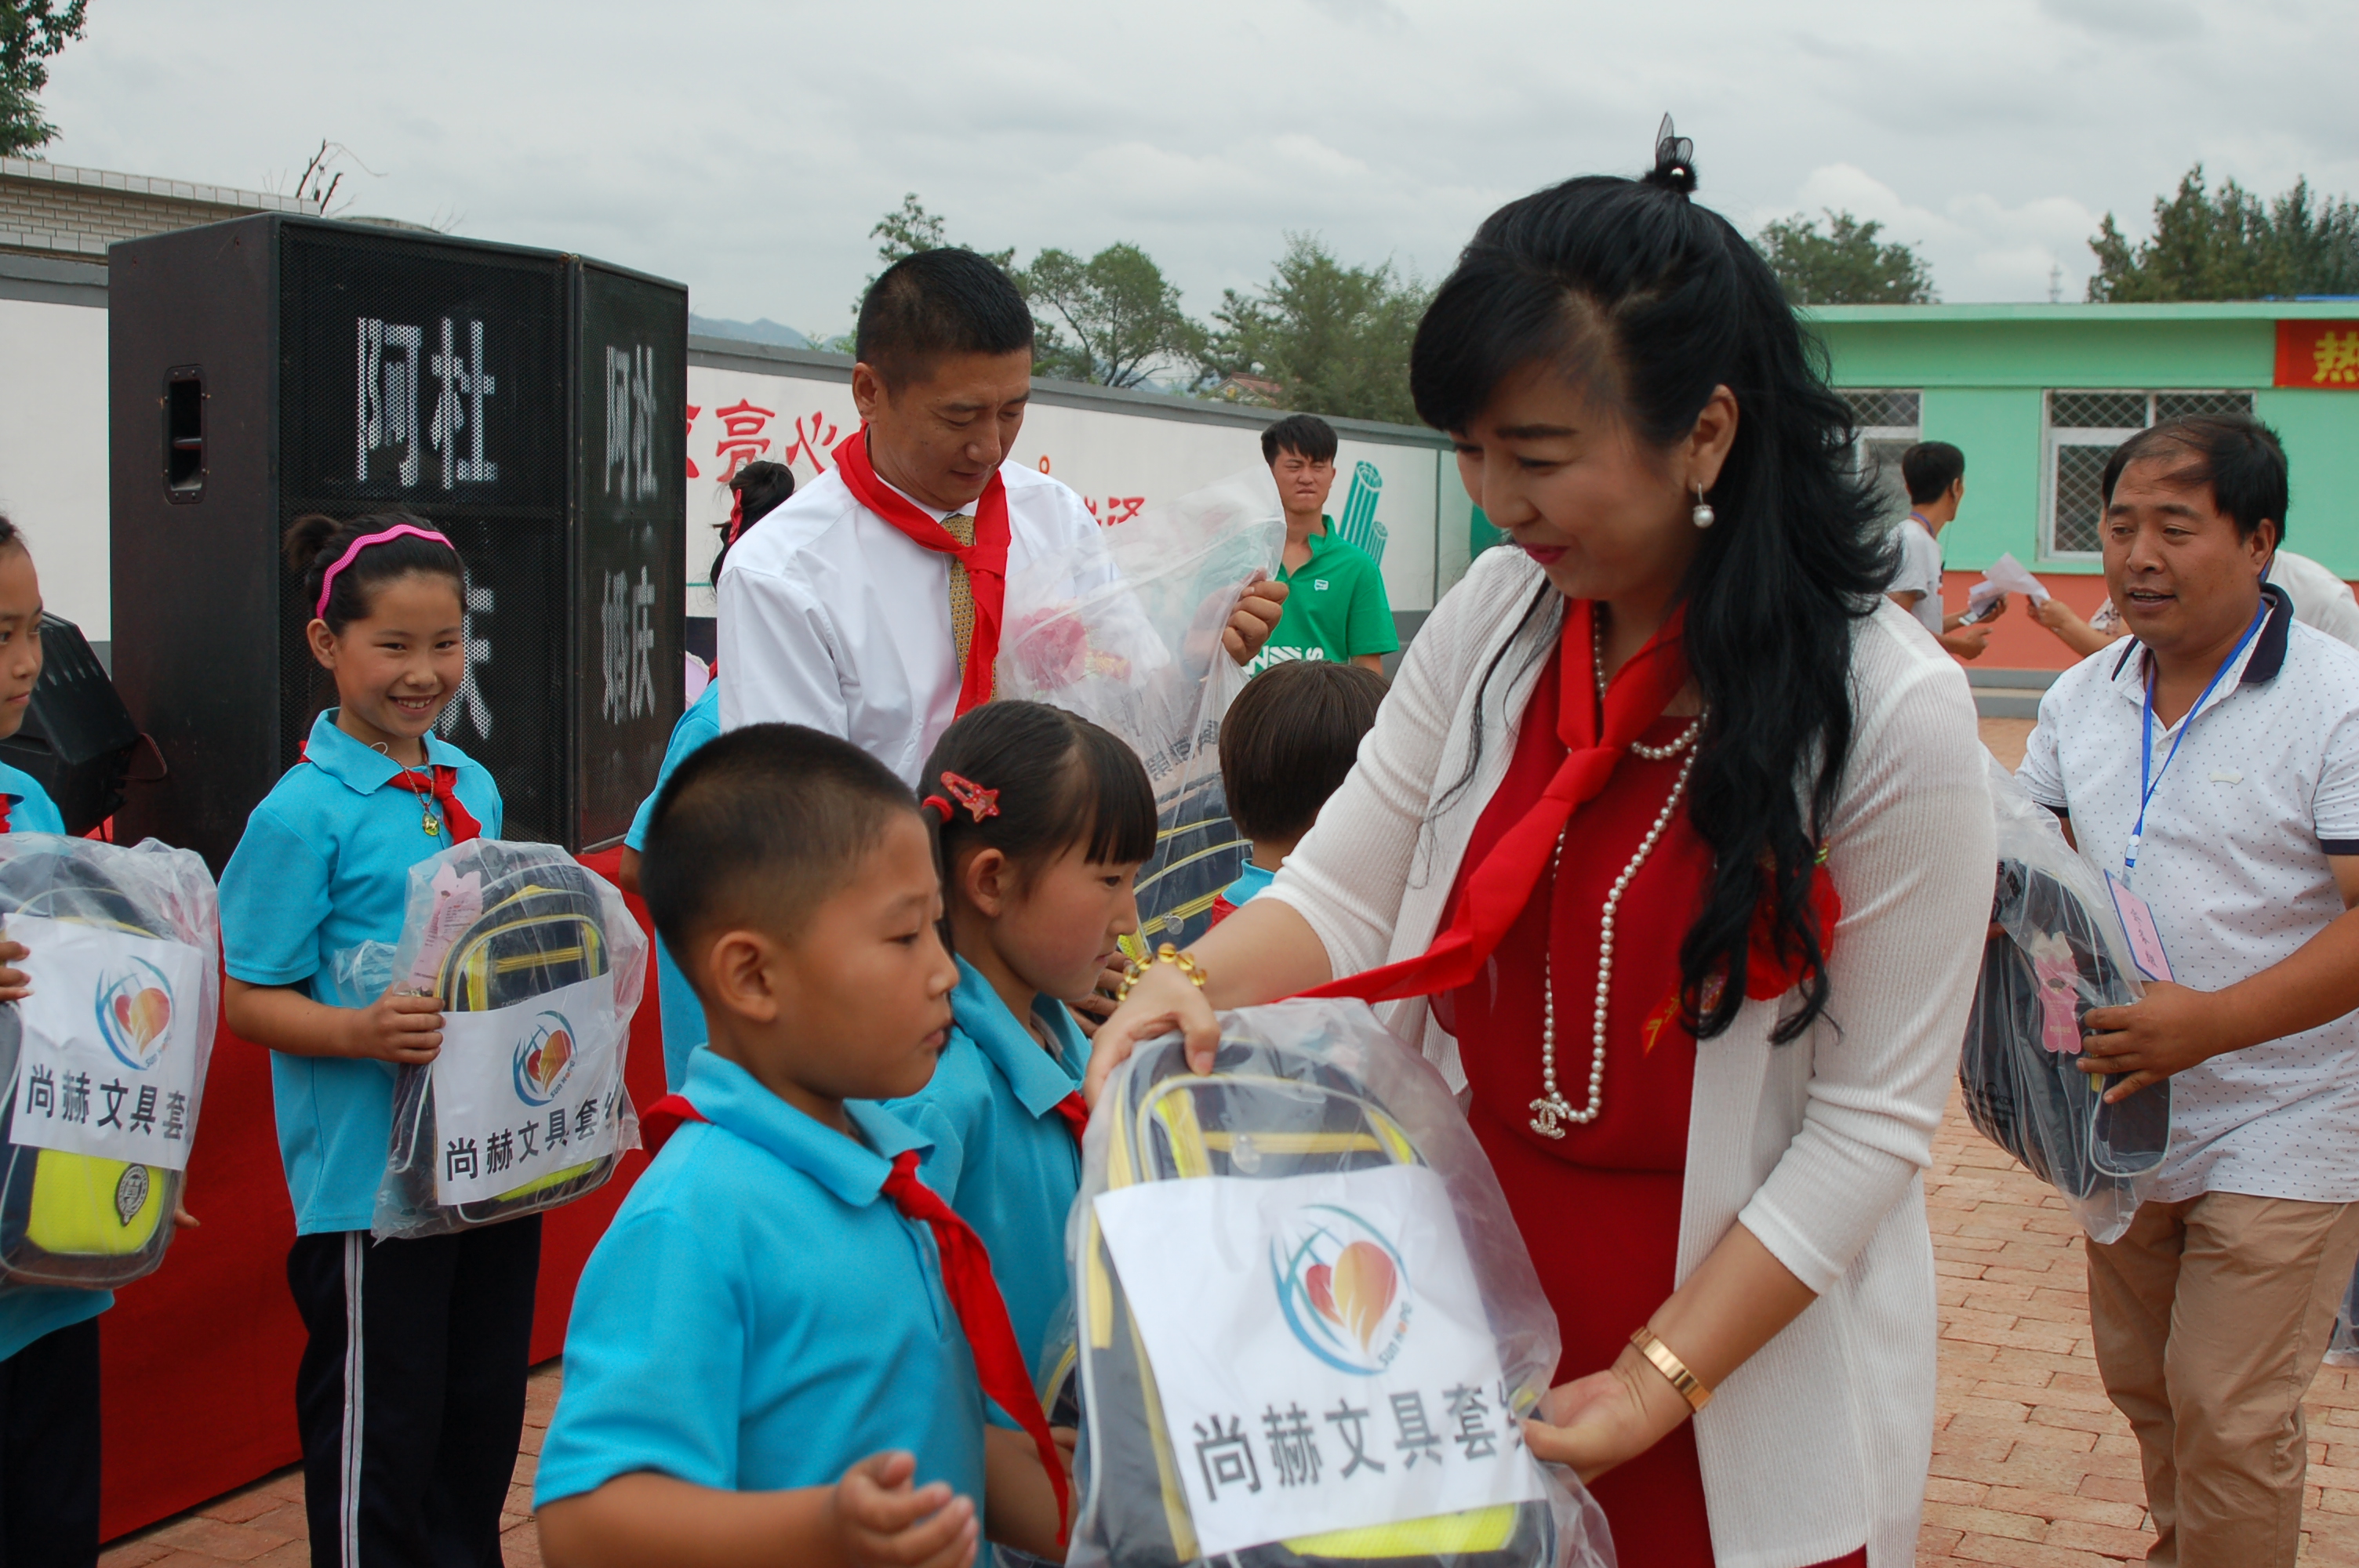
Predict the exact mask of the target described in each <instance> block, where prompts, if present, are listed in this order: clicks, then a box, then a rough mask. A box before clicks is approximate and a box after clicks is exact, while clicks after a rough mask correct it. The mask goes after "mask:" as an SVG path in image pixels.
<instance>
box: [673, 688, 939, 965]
mask: <svg viewBox="0 0 2359 1568" xmlns="http://www.w3.org/2000/svg"><path fill="white" fill-rule="evenodd" d="M917 809H918V801H917V797H916V796H915V795H911V794H910V793H909V788H908V785H907V784H903V783H902V782H901V781H900V779H899V778H897V776H895V774H894V773H893V771H892V770H891V769H889V768H887V767H886V766H885V764H884V763H882V762H878V761H876V759H875V758H874V757H871V756H870V755H868V753H866V752H863V751H862V750H861V749H860V748H859V747H857V746H854V745H853V744H852V743H851V742H850V741H840V740H838V739H836V738H835V737H834V736H832V735H826V734H822V733H821V732H820V731H819V730H810V729H805V728H804V727H803V726H801V725H799V724H749V725H746V726H745V728H744V729H742V730H731V731H729V732H728V733H727V734H725V735H723V736H720V737H718V738H717V739H715V740H713V741H709V742H708V743H706V744H705V745H703V746H701V747H699V748H698V749H697V750H696V751H695V752H693V753H691V754H690V756H688V757H687V758H686V759H684V760H683V761H682V762H680V764H679V768H678V769H676V770H675V771H674V772H673V773H672V776H671V779H670V782H669V783H668V784H665V785H664V788H663V794H662V795H658V797H657V799H656V809H655V815H654V816H653V818H652V820H650V821H649V823H648V824H647V847H646V848H645V849H642V850H641V851H640V855H639V892H640V895H641V896H642V897H644V898H645V899H646V900H647V913H648V914H652V915H653V916H654V917H655V923H656V931H657V933H658V935H661V936H662V937H663V939H664V945H665V946H668V947H669V948H670V949H671V950H672V951H673V953H675V954H676V955H679V957H680V958H681V959H682V968H685V969H686V970H687V971H688V972H689V973H690V974H691V975H693V974H694V973H695V972H696V966H694V965H693V964H690V963H687V962H686V959H687V956H688V952H689V949H690V944H691V942H692V941H693V940H694V938H695V937H696V936H697V935H700V934H701V933H704V932H709V931H712V930H714V929H717V928H721V927H724V926H729V925H746V926H752V927H756V928H759V929H762V930H766V931H768V932H771V933H773V934H774V935H779V936H789V935H793V934H794V933H795V932H796V931H798V930H799V929H800V927H801V925H802V924H803V923H804V922H805V921H806V920H808V919H809V918H810V914H811V913H812V912H813V911H814V910H816V909H817V908H818V907H819V906H820V905H821V903H825V902H826V901H827V899H828V898H829V897H830V896H831V895H832V894H833V893H835V892H837V891H838V890H839V889H841V888H842V887H843V885H844V884H845V883H846V882H848V881H851V879H852V876H853V871H855V870H856V869H857V868H858V866H859V864H860V860H861V857H862V856H864V854H866V853H867V852H868V850H869V849H872V848H873V847H874V846H875V843H876V841H877V840H878V839H879V838H882V837H883V836H884V833H885V829H886V827H887V826H888V825H889V824H890V823H891V821H892V819H893V817H894V816H895V814H896V813H898V812H909V813H912V814H914V813H915V812H916V811H917Z"/></svg>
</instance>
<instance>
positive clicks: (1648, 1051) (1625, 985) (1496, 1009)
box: [1434, 658, 1866, 1568]
mask: <svg viewBox="0 0 2359 1568" xmlns="http://www.w3.org/2000/svg"><path fill="white" fill-rule="evenodd" d="M1587 664H1588V661H1587V660H1585V659H1582V660H1576V661H1575V664H1574V667H1575V669H1577V670H1583V671H1585V670H1586V667H1587ZM1562 668H1563V665H1562V662H1561V661H1560V660H1559V659H1553V658H1552V659H1550V660H1549V663H1548V669H1547V672H1546V673H1545V674H1544V675H1543V676H1541V679H1540V682H1539V687H1538V690H1536V691H1534V692H1533V693H1532V697H1531V706H1530V708H1529V709H1528V710H1527V712H1526V714H1525V717H1524V720H1523V723H1522V725H1521V727H1520V730H1519V731H1518V735H1517V742H1516V752H1515V757H1514V759H1513V761H1512V762H1510V763H1509V764H1508V768H1507V774H1506V778H1504V779H1502V780H1501V781H1500V784H1499V788H1498V792H1497V793H1496V794H1495V795H1493V796H1492V797H1491V800H1490V803H1489V804H1488V805H1487V806H1485V807H1484V811H1483V816H1482V817H1481V819H1480V821H1478V822H1477V823H1476V825H1475V827H1474V834H1473V838H1472V839H1471V840H1470V841H1469V843H1468V845H1467V849H1466V857H1465V860H1463V862H1462V868H1471V867H1473V866H1476V865H1479V864H1481V863H1482V860H1483V857H1484V855H1485V854H1486V853H1488V852H1489V850H1490V849H1491V847H1492V846H1493V845H1494V844H1495V843H1497V842H1498V840H1499V838H1501V836H1502V835H1504V834H1505V833H1506V830H1507V829H1508V828H1509V827H1512V826H1513V825H1514V824H1515V823H1516V822H1517V820H1518V819H1519V818H1521V817H1522V816H1523V815H1524V814H1525V812H1527V810H1529V809H1530V808H1531V806H1532V805H1533V803H1534V802H1536V801H1538V798H1539V796H1540V793H1541V791H1542V790H1543V789H1544V788H1545V787H1546V786H1547V784H1548V782H1549V778H1550V777H1551V776H1553V775H1554V773H1556V770H1557V766H1558V764H1559V763H1560V762H1562V761H1563V759H1564V754H1565V749H1564V743H1563V742H1562V741H1560V740H1559V739H1558V737H1557V727H1556V723H1555V716H1556V713H1557V710H1558V703H1559V698H1560V692H1561V690H1562V684H1561V680H1562V677H1561V675H1560V671H1561V670H1562ZM1690 722H1691V720H1690V719H1658V720H1656V721H1655V723H1654V724H1653V725H1651V726H1649V727H1648V729H1647V731H1646V732H1645V733H1644V734H1643V735H1642V736H1640V737H1639V739H1640V741H1641V742H1642V743H1644V744H1646V745H1647V746H1650V747H1652V746H1660V745H1664V744H1668V743H1669V742H1670V741H1674V740H1676V739H1678V738H1679V736H1680V734H1681V733H1682V732H1683V731H1684V730H1686V729H1687V727H1688V725H1689V724H1690ZM1686 761H1687V753H1685V752H1682V753H1681V754H1680V755H1679V756H1677V757H1673V758H1670V759H1669V760H1668V761H1664V762H1649V761H1647V759H1645V758H1643V757H1640V756H1638V755H1636V753H1632V754H1629V755H1626V756H1625V757H1624V758H1622V760H1621V761H1620V762H1617V763H1616V764H1615V766H1614V773H1613V777H1612V778H1611V779H1610V780H1609V781H1608V782H1607V784H1606V785H1605V788H1604V790H1603V792H1602V793H1601V794H1599V795H1597V796H1596V797H1595V798H1594V799H1593V800H1591V801H1589V802H1588V803H1587V804H1586V805H1584V806H1582V807H1581V808H1580V809H1579V810H1578V811H1577V812H1576V813H1575V814H1574V816H1573V818H1572V823H1571V829H1570V831H1569V832H1568V834H1567V836H1566V838H1565V843H1564V851H1563V855H1562V858H1561V860H1560V864H1559V866H1558V870H1557V874H1556V876H1555V878H1554V881H1553V882H1552V883H1551V882H1550V881H1549V880H1548V879H1546V878H1543V880H1542V881H1541V882H1540V885H1539V887H1538V890H1536V891H1535V892H1534V895H1533V897H1532V901H1531V903H1529V904H1528V905H1527V907H1526V908H1525V910H1524V913H1523V914H1522V916H1521V917H1520V918H1519V919H1517V922H1516V924H1515V925H1514V926H1512V927H1511V928H1510V929H1509V930H1508V932H1507V934H1506V936H1505V937H1504V938H1503V939H1502V940H1501V942H1500V944H1499V946H1498V947H1497V949H1496V950H1495V952H1494V954H1493V955H1492V957H1491V960H1490V963H1489V964H1488V965H1487V966H1486V967H1485V968H1484V972H1483V974H1482V975H1481V976H1480V977H1479V978H1478V979H1476V980H1475V981H1474V983H1473V984H1472V985H1469V986H1466V987H1463V988H1462V989H1458V990H1456V991H1452V992H1449V993H1446V994H1444V995H1442V996H1439V997H1436V998H1435V999H1434V1000H1435V1002H1436V1004H1437V1008H1438V1011H1439V1014H1440V1018H1441V1021H1442V1022H1443V1024H1444V1026H1445V1027H1447V1028H1449V1029H1450V1030H1451V1033H1454V1034H1455V1035H1456V1036H1457V1037H1458V1045H1459V1055H1460V1060H1461V1062H1462V1064H1463V1065H1464V1067H1465V1071H1466V1079H1467V1083H1468V1085H1469V1087H1471V1088H1472V1089H1473V1105H1472V1106H1471V1107H1470V1108H1469V1109H1468V1112H1467V1115H1468V1119H1470V1120H1471V1121H1472V1122H1473V1128H1474V1133H1475V1136H1476V1138H1477V1139H1478V1140H1480V1141H1481V1142H1482V1145H1483V1149H1484V1152H1485V1153H1487V1154H1488V1155H1489V1156H1490V1159H1491V1164H1492V1168H1493V1169H1494V1170H1495V1171H1496V1172H1497V1173H1498V1175H1499V1184H1500V1186H1501V1187H1502V1188H1504V1189H1505V1191H1506V1196H1507V1206H1508V1208H1509V1209H1510V1210H1511V1211H1513V1213H1514V1214H1515V1217H1516V1224H1517V1228H1518V1229H1519V1230H1521V1231H1522V1232H1523V1235H1524V1239H1525V1242H1526V1244H1527V1246H1528V1247H1529V1248H1530V1249H1531V1255H1532V1263H1533V1266H1534V1267H1535V1268H1536V1269H1537V1270H1538V1272H1539V1279H1540V1285H1541V1288H1542V1289H1543V1290H1545V1291H1546V1292H1547V1293H1548V1298H1549V1304H1550V1305H1551V1306H1553V1307H1554V1308H1555V1309H1556V1314H1557V1325H1558V1327H1559V1329H1560V1332H1561V1333H1562V1335H1563V1340H1564V1355H1563V1358H1562V1359H1561V1360H1560V1362H1559V1363H1558V1364H1557V1375H1556V1379H1555V1380H1556V1381H1557V1382H1559V1383H1563V1382H1569V1381H1571V1379H1576V1378H1581V1377H1585V1376H1587V1375H1588V1374H1589V1373H1592V1372H1598V1371H1603V1369H1604V1368H1606V1367H1608V1366H1610V1365H1612V1363H1613V1361H1614V1357H1616V1356H1618V1355H1620V1354H1621V1352H1622V1348H1623V1346H1625V1345H1626V1344H1628V1343H1629V1337H1630V1332H1631V1330H1633V1329H1635V1328H1636V1327H1638V1326H1639V1325H1641V1324H1643V1323H1645V1322H1646V1321H1647V1318H1648V1317H1649V1316H1651V1315H1652V1314H1653V1313H1654V1311H1655V1309H1656V1308H1657V1307H1658V1306H1660V1305H1661V1304H1662V1303H1663V1300H1664V1298H1666V1297H1667V1296H1669V1294H1670V1293H1671V1291H1672V1286H1673V1273H1674V1271H1675V1268H1676V1264H1677V1260H1678V1249H1679V1230H1680V1188H1681V1184H1682V1182H1683V1181H1684V1173H1685V1171H1686V1169H1687V1142H1688V1103H1689V1098H1690V1093H1691V1091H1692V1090H1693V1088H1694V1084H1695V1061H1696V1049H1697V1047H1696V1042H1695V1039H1694V1037H1693V1036H1692V1035H1690V1033H1688V1031H1687V1030H1686V1029H1685V1028H1684V1027H1683V1026H1682V1025H1681V1024H1680V1016H1679V1000H1678V997H1679V983H1680V960H1679V948H1680V938H1681V937H1682V935H1685V933H1686V931H1687V928H1688V925H1689V924H1690V921H1691V920H1692V919H1693V918H1694V915H1695V912H1696V907H1697V903H1698V901H1699V899H1700V898H1701V894H1702V892H1703V888H1704V883H1705V880H1706V878H1707V877H1708V876H1709V874H1710V872H1711V870H1712V854H1711V851H1710V849H1707V848H1706V846H1705V845H1704V843H1703V841H1702V839H1701V838H1699V837H1697V835H1696V831H1695V828H1694V827H1693V826H1692V825H1691V824H1690V822H1689V820H1688V816H1687V811H1686V808H1685V803H1684V801H1682V803H1681V807H1680V810H1679V811H1678V812H1677V813H1676V814H1675V815H1674V816H1673V817H1672V819H1671V821H1670V822H1669V824H1668V825H1667V826H1666V827H1665V828H1664V831H1663V835H1662V837H1661V838H1660V839H1658V841H1657V843H1656V845H1655V848H1654V850H1653V852H1652V853H1650V854H1649V855H1648V856H1647V861H1646V864H1645V865H1644V866H1643V867H1641V868H1640V870H1639V871H1638V874H1637V876H1636V877H1635V878H1634V879H1633V880H1632V881H1631V883H1630V885H1629V887H1628V889H1627V890H1626V891H1625V892H1624V893H1623V895H1622V902H1621V904H1620V907H1619V908H1618V910H1617V911H1616V913H1615V915H1614V976H1613V981H1612V989H1611V991H1610V993H1609V995H1608V998H1607V1011H1606V1043H1605V1051H1606V1055H1605V1076H1604V1080H1603V1100H1604V1108H1603V1110H1602V1111H1601V1112H1600V1113H1599V1115H1598V1117H1597V1119H1595V1120H1593V1121H1591V1122H1588V1123H1586V1124H1582V1123H1578V1122H1560V1123H1559V1125H1560V1127H1561V1128H1562V1129H1563V1130H1564V1136H1563V1137H1562V1138H1560V1139H1558V1138H1549V1137H1547V1136H1545V1135H1543V1134H1541V1133H1539V1132H1538V1131H1536V1130H1534V1129H1533V1127H1532V1120H1533V1113H1532V1109H1531V1102H1532V1101H1533V1100H1535V1099H1538V1098H1540V1096H1541V1093H1542V1087H1541V1085H1542V1077H1541V1071H1540V1040H1541V993H1540V976H1541V961H1542V957H1543V955H1544V954H1545V955H1546V956H1547V957H1549V958H1551V959H1553V962H1554V966H1555V971H1556V974H1555V979H1556V1080H1557V1086H1558V1089H1559V1092H1560V1093H1561V1094H1562V1096H1563V1097H1564V1098H1565V1099H1566V1100H1567V1101H1568V1102H1570V1103H1571V1106H1572V1107H1573V1108H1575V1109H1582V1108H1586V1106H1587V1105H1588V1102H1589V1074H1590V1063H1591V1055H1592V1053H1593V1050H1594V1044H1593V1035H1592V1029H1593V1005H1594V1001H1595V996H1596V987H1597V950H1598V935H1599V925H1600V919H1601V916H1602V915H1603V912H1604V906H1605V900H1606V897H1607V895H1608V894H1609V893H1610V892H1612V891H1613V886H1614V879H1616V878H1617V877H1619V876H1620V875H1621V874H1622V871H1623V868H1625V866H1627V865H1628V864H1629V863H1630V859H1631V857H1632V856H1633V855H1634V854H1636V851H1637V849H1638V846H1639V844H1640V843H1641V842H1642V841H1644V839H1645V838H1646V836H1647V829H1649V828H1650V827H1653V826H1654V823H1655V819H1656V817H1657V816H1658V814H1659V813H1660V812H1661V811H1662V809H1663V805H1664V802H1665V801H1666V800H1667V799H1669V795H1670V793H1671V789H1672V787H1673V784H1675V782H1676V781H1677V780H1678V778H1679V776H1680V767H1681V765H1682V764H1683V763H1684V762H1686ZM1465 876H1466V871H1465V870H1464V869H1462V870H1461V871H1460V881H1459V887H1458V889H1457V890H1455V891H1453V892H1452V894H1451V906H1450V908H1449V910H1447V911H1445V913H1444V914H1443V923H1444V925H1445V926H1446V925H1447V924H1448V922H1449V920H1450V918H1451V915H1452V914H1455V912H1456V906H1457V903H1458V899H1459V896H1460V895H1461V893H1462V892H1463V889H1464V885H1465ZM1551 916H1552V918H1551ZM1544 945H1545V946H1544ZM1590 1490H1591V1491H1592V1493H1593V1494H1594V1495H1595V1497H1596V1498H1597V1500H1598V1502H1599V1504H1600V1505H1601V1506H1602V1507H1603V1509H1605V1515H1606V1519H1607V1520H1608V1521H1609V1522H1610V1523H1611V1524H1612V1525H1613V1527H1614V1548H1615V1550H1616V1552H1618V1554H1619V1556H1620V1559H1621V1565H1622V1568H1711V1565H1712V1530H1711V1525H1710V1521H1709V1520H1708V1519H1707V1518H1706V1515H1705V1511H1704V1498H1703V1475H1702V1471H1701V1468H1700V1467H1699V1465H1698V1463H1697V1459H1696V1446H1695V1433H1694V1429H1693V1427H1691V1426H1690V1425H1687V1424H1684V1423H1683V1424H1682V1425H1680V1428H1679V1429H1678V1430H1677V1431H1676V1432H1674V1433H1671V1434H1670V1435H1669V1437H1666V1438H1665V1439H1663V1441H1662V1442H1660V1443H1658V1444H1656V1445H1655V1446H1654V1447H1652V1448H1650V1449H1648V1450H1647V1452H1646V1453H1645V1454H1640V1455H1639V1456H1638V1457H1637V1458H1636V1459H1633V1460H1631V1461H1630V1462H1629V1463H1627V1464H1625V1465H1621V1466H1619V1467H1617V1468H1615V1469H1614V1470H1612V1471H1610V1472H1608V1473H1607V1474H1606V1475H1604V1476H1600V1477H1599V1478H1598V1479H1597V1480H1596V1482H1595V1483H1593V1485H1592V1487H1590ZM1865 1562H1866V1552H1865V1549H1864V1547H1863V1548H1862V1549H1861V1550H1860V1551H1859V1552H1854V1553H1853V1554H1852V1555H1850V1556H1848V1557H1845V1558H1842V1559H1839V1560H1837V1562H1836V1563H1830V1564H1826V1565H1824V1568H1851V1565H1852V1564H1858V1565H1860V1568H1864V1564H1865Z"/></svg>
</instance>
